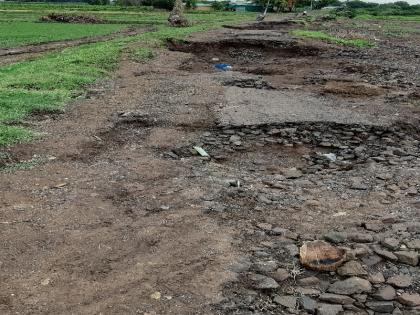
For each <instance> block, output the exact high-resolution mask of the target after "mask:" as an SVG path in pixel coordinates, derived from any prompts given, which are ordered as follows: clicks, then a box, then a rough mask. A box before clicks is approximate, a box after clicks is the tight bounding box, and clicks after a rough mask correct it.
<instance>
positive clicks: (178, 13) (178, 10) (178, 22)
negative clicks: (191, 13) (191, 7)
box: [168, 0, 188, 27]
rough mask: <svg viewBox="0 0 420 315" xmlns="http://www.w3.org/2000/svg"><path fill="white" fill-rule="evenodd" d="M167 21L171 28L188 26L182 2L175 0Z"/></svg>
mask: <svg viewBox="0 0 420 315" xmlns="http://www.w3.org/2000/svg"><path fill="white" fill-rule="evenodd" d="M168 21H169V24H170V25H171V26H175V27H185V26H188V20H187V18H186V17H185V16H184V5H183V4H182V0H175V4H174V7H173V9H172V11H171V13H170V14H169V17H168Z"/></svg>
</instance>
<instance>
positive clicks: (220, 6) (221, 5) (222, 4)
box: [211, 1, 229, 11]
mask: <svg viewBox="0 0 420 315" xmlns="http://www.w3.org/2000/svg"><path fill="white" fill-rule="evenodd" d="M228 5H229V2H227V1H214V2H213V3H212V4H211V7H212V8H213V10H214V11H223V10H226V9H227V6H228Z"/></svg>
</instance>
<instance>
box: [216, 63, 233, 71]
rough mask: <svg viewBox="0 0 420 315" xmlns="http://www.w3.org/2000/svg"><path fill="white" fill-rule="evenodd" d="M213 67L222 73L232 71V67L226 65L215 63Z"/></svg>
mask: <svg viewBox="0 0 420 315" xmlns="http://www.w3.org/2000/svg"><path fill="white" fill-rule="evenodd" d="M214 67H215V68H216V69H219V70H222V71H228V70H231V69H232V66H231V65H228V64H226V63H216V64H215V65H214Z"/></svg>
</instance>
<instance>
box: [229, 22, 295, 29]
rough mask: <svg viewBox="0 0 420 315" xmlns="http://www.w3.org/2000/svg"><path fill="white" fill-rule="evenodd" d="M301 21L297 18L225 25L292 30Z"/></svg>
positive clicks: (230, 26) (239, 27) (238, 27)
mask: <svg viewBox="0 0 420 315" xmlns="http://www.w3.org/2000/svg"><path fill="white" fill-rule="evenodd" d="M299 25H301V23H299V22H298V21H295V20H284V21H264V22H258V23H246V24H242V25H223V27H224V28H229V29H236V30H286V31H287V30H290V29H292V28H296V27H298V26H299Z"/></svg>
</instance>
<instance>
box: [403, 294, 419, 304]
mask: <svg viewBox="0 0 420 315" xmlns="http://www.w3.org/2000/svg"><path fill="white" fill-rule="evenodd" d="M398 302H400V303H401V304H404V305H407V306H419V305H420V294H418V293H413V294H409V293H403V294H401V295H400V296H399V297H398Z"/></svg>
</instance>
